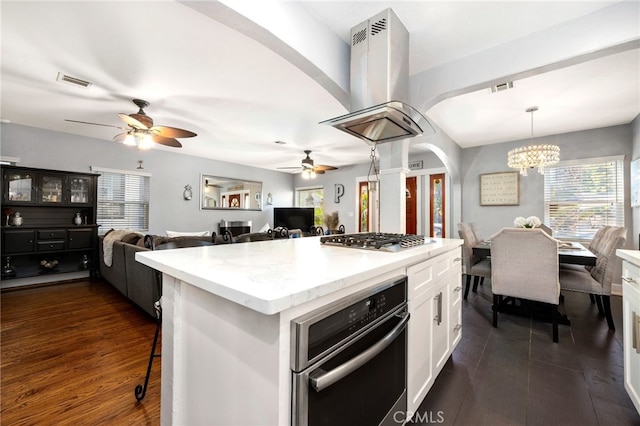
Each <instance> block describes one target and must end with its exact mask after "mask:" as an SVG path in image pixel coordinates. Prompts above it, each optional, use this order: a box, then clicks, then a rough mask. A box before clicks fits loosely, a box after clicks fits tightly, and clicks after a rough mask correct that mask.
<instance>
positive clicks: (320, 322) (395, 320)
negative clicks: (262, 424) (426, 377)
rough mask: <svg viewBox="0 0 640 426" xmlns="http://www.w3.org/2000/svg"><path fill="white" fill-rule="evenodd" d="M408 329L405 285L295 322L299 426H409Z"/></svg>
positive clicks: (392, 284)
mask: <svg viewBox="0 0 640 426" xmlns="http://www.w3.org/2000/svg"><path fill="white" fill-rule="evenodd" d="M408 321H409V313H408V311H407V279H406V277H399V278H397V279H394V280H391V281H389V282H386V283H384V284H381V285H380V286H376V288H375V289H372V290H367V291H365V292H360V293H358V294H355V295H353V296H351V297H348V298H346V299H342V300H340V301H338V302H336V303H334V304H332V305H330V306H327V307H323V308H321V309H318V310H316V311H313V312H311V313H309V314H307V315H304V316H302V317H300V318H297V319H295V320H293V321H292V322H291V370H292V378H293V383H292V396H293V398H292V424H293V425H294V426H317V425H327V426H339V425H349V426H353V425H367V426H371V425H393V424H402V422H403V420H404V419H405V414H406V408H407V391H406V388H407V386H406V383H407V378H406V375H407V331H406V328H407V323H408Z"/></svg>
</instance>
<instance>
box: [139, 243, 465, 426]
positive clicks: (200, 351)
mask: <svg viewBox="0 0 640 426" xmlns="http://www.w3.org/2000/svg"><path fill="white" fill-rule="evenodd" d="M461 244H462V240H458V239H435V240H434V242H431V243H429V244H424V245H421V246H418V247H414V248H411V249H407V250H402V251H399V252H395V253H389V252H381V251H375V250H360V249H353V248H344V247H332V246H326V245H322V244H320V241H319V237H308V238H294V239H288V240H287V239H282V240H273V241H263V242H253V243H244V244H229V245H218V246H207V247H197V248H186V249H180V250H166V251H156V252H140V253H137V254H136V260H137V261H139V262H141V263H143V264H145V265H147V266H150V267H152V268H154V269H157V270H159V271H161V272H162V273H163V299H162V307H163V319H162V326H163V330H162V358H161V359H162V389H161V391H162V397H161V401H162V406H161V420H162V424H164V425H169V424H176V425H182V424H190V425H195V424H208V425H212V424H220V425H233V424H242V425H252V424H253V425H287V424H289V423H290V416H291V414H290V412H291V369H290V347H291V342H290V322H291V320H292V319H294V318H297V317H299V316H301V315H303V314H306V313H308V312H310V311H312V310H314V309H317V308H319V307H322V306H325V305H327V304H330V303H332V302H335V301H336V300H339V299H341V298H344V297H346V296H349V295H352V294H354V293H356V292H359V291H361V290H365V289H368V288H373V287H375V286H376V285H379V284H380V283H383V282H385V281H387V280H391V279H394V278H396V277H398V276H406V275H409V287H410V289H409V294H411V286H412V279H411V271H412V268H413V269H416V268H418V269H417V270H418V272H419V273H420V274H422V275H421V278H420V280H421V281H420V283H418V282H417V281H416V283H417V284H419V286H420V285H422V283H423V282H427V281H428V280H427V281H425V280H424V279H423V278H424V277H425V276H435V275H438V274H439V272H438V271H439V270H442V271H445V270H446V271H448V272H447V274H448V275H447V276H448V277H452V278H453V282H454V283H455V285H454V288H453V289H452V290H451V291H454V292H456V293H457V294H459V293H460V289H461V286H460V285H459V284H460V260H461V259H460V245H461ZM443 255H444V256H443ZM430 259H443V260H442V261H438V262H435V263H433V265H432V266H433V269H429V268H431V267H432V266H429V268H422V267H420V266H419V265H422V264H428V265H431V263H428V262H429V260H430ZM425 262H427V263H425ZM442 265H446V267H444V266H442ZM427 270H429V271H432V272H429V273H428V274H426V275H425V274H424V271H427ZM440 297H441V298H442V295H440ZM441 301H442V299H441V300H440V302H441ZM409 303H410V305H411V301H410V302H409ZM447 312H449V310H448V309H447ZM451 313H452V316H453V312H451ZM447 323H448V321H447ZM409 324H410V327H414V329H415V328H416V327H420V326H421V325H420V324H418V323H417V322H414V323H412V322H411V321H410V322H409ZM427 326H430V325H429V324H425V328H426V327H427ZM455 326H457V330H458V331H459V329H460V327H461V324H456V325H455ZM449 335H450V333H449V332H447V333H446V336H449ZM410 336H411V332H410V334H409V338H410ZM446 340H447V344H448V347H447V351H448V353H449V354H450V351H451V350H452V349H453V348H452V347H451V346H452V345H451V344H450V343H452V342H453V339H452V338H450V337H447V338H446ZM456 341H457V340H456ZM409 345H411V343H409ZM409 358H411V352H409ZM409 367H411V365H409Z"/></svg>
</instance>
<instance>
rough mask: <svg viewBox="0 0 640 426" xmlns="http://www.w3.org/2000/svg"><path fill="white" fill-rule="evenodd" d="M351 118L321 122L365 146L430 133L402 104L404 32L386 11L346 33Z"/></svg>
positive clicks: (405, 88)
mask: <svg viewBox="0 0 640 426" xmlns="http://www.w3.org/2000/svg"><path fill="white" fill-rule="evenodd" d="M350 77H351V111H352V112H351V113H349V114H345V115H343V116H340V117H336V118H332V119H329V120H325V121H322V122H321V123H320V124H329V125H331V126H333V127H335V128H336V129H339V130H342V131H344V132H346V133H349V134H350V135H353V136H356V137H358V138H360V139H363V140H364V141H366V142H367V143H370V144H373V143H385V142H392V141H395V140H400V139H407V138H411V137H414V136H419V135H421V134H423V133H431V134H432V133H435V131H434V130H433V127H432V126H431V124H430V123H429V121H428V120H427V119H426V118H425V117H424V116H423V115H422V114H420V112H419V111H417V110H416V109H415V108H413V107H412V106H410V105H408V104H407V103H406V102H405V100H406V99H407V98H408V93H409V32H408V31H407V29H406V28H405V27H404V25H403V24H402V22H400V19H398V17H397V16H396V14H395V13H394V12H393V11H392V10H391V9H386V10H383V11H382V12H380V13H378V14H377V15H375V16H373V17H372V18H370V19H368V20H367V21H364V22H362V23H361V24H359V25H357V26H355V27H353V28H352V29H351V76H350Z"/></svg>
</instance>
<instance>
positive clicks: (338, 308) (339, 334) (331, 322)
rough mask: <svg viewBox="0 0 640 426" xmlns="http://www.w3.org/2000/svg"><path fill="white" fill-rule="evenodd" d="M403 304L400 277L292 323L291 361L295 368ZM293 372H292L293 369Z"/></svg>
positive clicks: (404, 296) (404, 288)
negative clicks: (292, 350) (293, 354)
mask: <svg viewBox="0 0 640 426" xmlns="http://www.w3.org/2000/svg"><path fill="white" fill-rule="evenodd" d="M406 301H407V279H406V277H400V278H397V279H395V280H392V281H391V282H387V283H385V284H383V285H381V286H379V287H377V288H375V289H373V290H368V291H365V292H364V293H358V294H356V295H353V296H351V297H349V298H348V299H346V300H344V299H343V300H341V301H339V302H336V304H333V305H331V306H328V307H324V308H320V309H318V310H316V311H313V312H311V313H309V314H307V315H304V316H303V317H300V318H297V319H295V320H293V321H292V323H291V325H292V328H291V336H292V349H293V348H294V347H295V350H294V352H293V353H295V354H296V355H295V357H296V358H297V359H296V360H295V361H292V363H293V364H294V365H296V366H297V367H295V368H299V366H300V365H301V364H308V363H309V362H310V361H311V360H312V359H314V358H316V357H318V356H319V355H320V354H322V353H324V352H325V351H327V350H329V349H331V348H332V347H334V346H335V345H337V344H339V343H340V342H342V341H344V340H345V339H348V338H349V337H351V336H353V335H354V334H357V333H359V332H361V331H362V330H364V329H366V328H368V327H370V326H373V325H374V324H375V323H377V322H378V321H381V320H382V319H383V318H385V317H386V316H387V315H390V314H391V313H392V312H395V311H397V310H398V309H399V308H400V307H402V306H404V305H405V304H406ZM294 371H296V370H294Z"/></svg>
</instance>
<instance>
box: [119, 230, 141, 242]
mask: <svg viewBox="0 0 640 426" xmlns="http://www.w3.org/2000/svg"><path fill="white" fill-rule="evenodd" d="M140 238H142V235H140V234H138V233H135V232H131V233H129V234H127V235H125V236H124V237H122V239H120V241H122V242H123V243H127V244H134V245H135V244H137V243H138V240H140Z"/></svg>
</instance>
